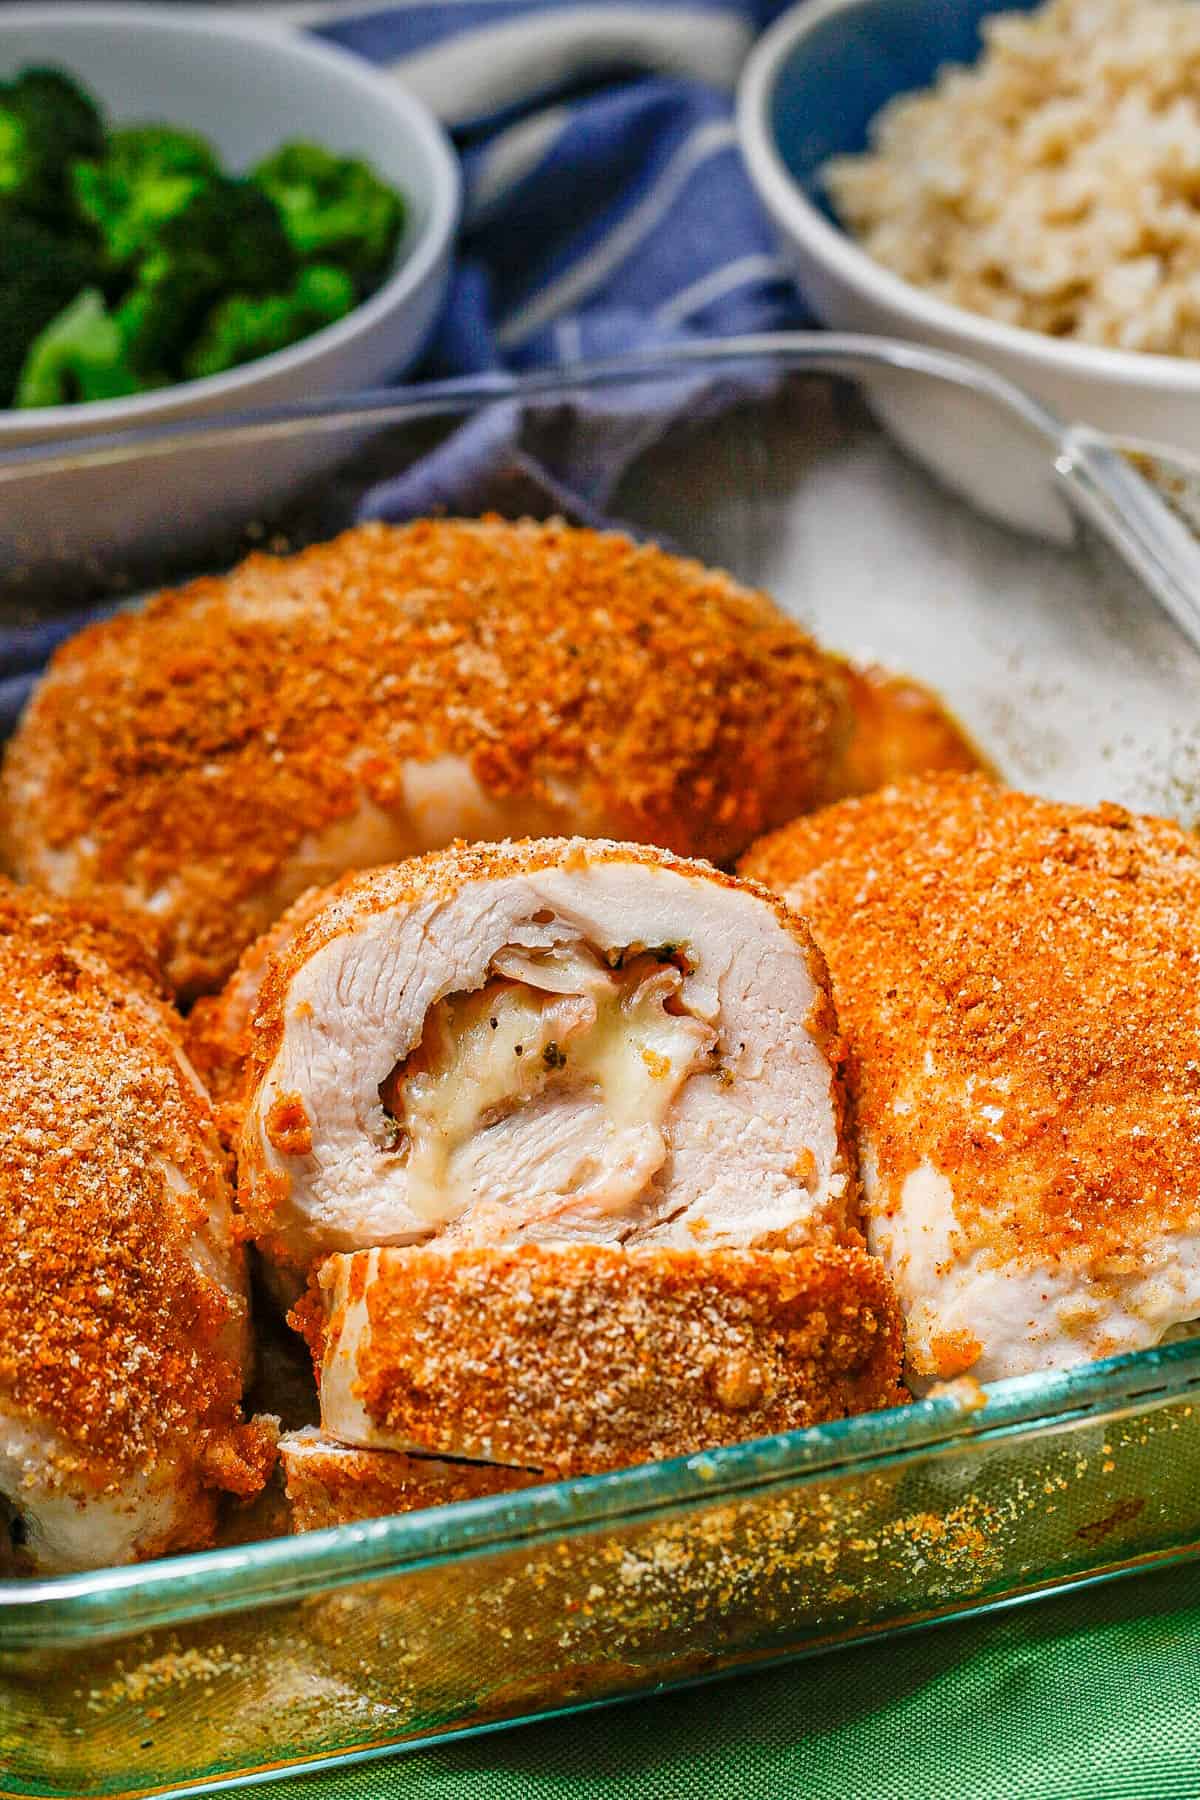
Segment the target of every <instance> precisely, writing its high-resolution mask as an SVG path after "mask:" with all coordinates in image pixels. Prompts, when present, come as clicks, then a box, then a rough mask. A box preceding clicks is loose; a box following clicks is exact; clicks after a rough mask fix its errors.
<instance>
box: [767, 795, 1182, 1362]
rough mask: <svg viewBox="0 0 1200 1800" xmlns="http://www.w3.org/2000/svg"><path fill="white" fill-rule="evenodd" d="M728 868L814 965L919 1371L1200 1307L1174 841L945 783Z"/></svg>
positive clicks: (1139, 1328)
mask: <svg viewBox="0 0 1200 1800" xmlns="http://www.w3.org/2000/svg"><path fill="white" fill-rule="evenodd" d="M743 867H744V869H745V870H746V872H748V873H750V874H752V875H753V876H755V877H756V878H757V879H759V880H761V881H765V882H767V883H768V884H769V885H771V886H772V887H774V888H775V890H776V892H778V893H780V894H782V895H783V896H784V897H785V898H786V899H787V900H788V901H789V902H790V904H792V905H794V906H795V907H796V908H797V909H798V910H800V911H801V912H802V913H803V914H804V915H805V916H806V917H807V918H808V920H809V921H810V923H811V925H812V928H813V932H814V934H815V936H816V938H817V940H818V942H819V943H820V945H821V947H822V949H823V950H824V952H825V955H826V958H827V960H828V963H829V968H830V974H831V978H832V982H833V990H834V998H835V1001H836V1004H837V1008H838V1015H839V1020H840V1024H841V1027H842V1030H843V1032H844V1034H845V1037H846V1040H847V1045H848V1062H847V1070H848V1079H849V1083H850V1089H851V1095H852V1098H853V1100H854V1103H855V1109H856V1113H857V1122H858V1131H859V1146H860V1154H861V1164H862V1176H863V1187H864V1200H865V1212H866V1217H867V1229H868V1241H869V1242H870V1244H871V1245H872V1247H873V1248H874V1249H876V1250H877V1251H878V1253H879V1254H880V1255H881V1256H882V1257H883V1259H884V1261H885V1263H887V1265H888V1267H889V1268H890V1269H891V1271H892V1273H893V1276H894V1278H895V1280H896V1283H897V1286H898V1289H899V1292H900V1297H901V1301H902V1303H903V1305H904V1307H905V1311H906V1314H907V1318H908V1350H909V1359H910V1365H911V1367H912V1369H913V1371H914V1373H915V1374H916V1375H917V1376H920V1377H925V1378H929V1377H943V1378H945V1377H949V1376H953V1375H956V1374H959V1373H962V1372H964V1371H966V1370H970V1372H971V1373H972V1374H974V1375H975V1376H976V1377H977V1378H978V1379H981V1380H986V1379H992V1378H994V1377H997V1376H1001V1375H1009V1374H1019V1373H1023V1372H1026V1371H1028V1370H1032V1369H1044V1368H1054V1367H1060V1366H1064V1365H1067V1364H1070V1363H1074V1362H1079V1361H1083V1360H1087V1359H1089V1358H1093V1357H1101V1356H1105V1355H1111V1354H1115V1353H1117V1352H1119V1351H1125V1350H1134V1349H1139V1348H1143V1347H1145V1346H1148V1345H1151V1344H1154V1343H1157V1342H1158V1341H1159V1340H1160V1339H1161V1338H1162V1337H1163V1336H1164V1334H1165V1333H1166V1332H1168V1331H1169V1330H1171V1329H1172V1328H1173V1327H1175V1326H1178V1325H1181V1324H1183V1323H1185V1322H1187V1321H1189V1320H1192V1319H1194V1318H1196V1317H1197V1316H1198V1315H1200V845H1198V844H1197V840H1196V838H1195V837H1194V836H1193V835H1192V834H1191V833H1189V832H1185V831H1184V830H1182V829H1181V828H1180V827H1178V826H1176V825H1173V824H1170V823H1168V822H1166V821H1164V820H1158V819H1146V818H1139V817H1136V816H1134V815H1133V814H1131V813H1128V812H1125V811H1124V810H1122V809H1121V808H1119V807H1116V806H1095V807H1079V806H1066V805H1058V804H1055V803H1053V802H1051V801H1047V800H1040V799H1035V798H1033V797H1031V796H1029V795H1024V794H1017V793H1012V792H1008V791H1005V790H1003V789H1000V788H996V787H993V786H991V785H989V784H988V783H986V782H984V781H981V780H979V779H976V778H971V777H945V778H942V779H938V780H934V781H925V782H914V783H911V784H906V785H903V786H900V787H896V788H892V789H888V790H884V791H881V792H879V793H876V794H873V795H871V796H869V797H868V798H866V799H862V800H851V801H847V802H844V803H843V804H841V805H838V806H834V807H830V808H828V809H827V810H826V811H824V812H821V813H818V814H815V815H814V816H813V817H811V818H809V819H800V820H797V821H796V822H795V823H793V824H792V825H789V826H786V827H785V828H784V829H783V830H781V831H779V832H777V833H776V834H774V836H772V837H769V838H767V839H766V840H765V841H764V842H763V843H760V844H758V845H756V846H755V847H754V849H753V850H752V851H751V852H750V854H749V855H748V856H747V857H746V858H745V860H744V863H743Z"/></svg>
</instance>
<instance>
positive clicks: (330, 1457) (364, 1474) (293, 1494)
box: [279, 1426, 539, 1531]
mask: <svg viewBox="0 0 1200 1800" xmlns="http://www.w3.org/2000/svg"><path fill="white" fill-rule="evenodd" d="M279 1462H280V1466H281V1468H282V1469H283V1477H284V1484H285V1489H286V1492H287V1499H288V1507H289V1510H290V1514H291V1521H292V1530H293V1531H320V1530H321V1529H322V1528H323V1527H325V1526H328V1525H348V1524H352V1523H353V1522H354V1521H355V1520H357V1519H384V1518H387V1517H389V1516H390V1515H391V1514H392V1513H405V1512H420V1511H422V1510H423V1509H424V1508H425V1507H428V1506H448V1505H450V1504H451V1503H453V1502H454V1501H457V1500H481V1499H484V1498H485V1497H486V1496H487V1495H489V1494H507V1493H514V1492H516V1491H517V1490H518V1489H520V1488H526V1487H532V1486H533V1484H534V1483H535V1482H537V1481H538V1480H539V1477H538V1476H537V1475H533V1474H530V1473H529V1472H528V1471H526V1470H522V1469H509V1468H498V1467H494V1466H492V1465H490V1464H488V1463H478V1462H463V1461H458V1462H454V1461H448V1460H447V1459H445V1458H443V1457H437V1456H408V1455H406V1454H405V1453H404V1452H403V1451H395V1450H360V1449H357V1448H356V1447H355V1446H354V1445H352V1444H342V1443H339V1442H338V1441H337V1439H336V1438H331V1437H326V1436H325V1435H324V1434H323V1433H322V1432H320V1431H317V1430H315V1429H314V1428H313V1427H312V1426H306V1427H305V1428H304V1430H302V1431H289V1432H287V1433H285V1434H284V1436H283V1437H281V1438H280V1440H279Z"/></svg>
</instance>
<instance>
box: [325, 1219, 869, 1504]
mask: <svg viewBox="0 0 1200 1800" xmlns="http://www.w3.org/2000/svg"><path fill="white" fill-rule="evenodd" d="M320 1282H321V1284H322V1287H323V1288H324V1291H325V1293H326V1297H327V1300H331V1299H332V1297H333V1295H334V1293H335V1290H336V1291H337V1293H338V1300H339V1301H340V1304H336V1305H335V1310H334V1312H333V1315H332V1317H331V1318H330V1320H329V1322H328V1325H327V1327H326V1329H325V1334H324V1350H325V1356H326V1358H330V1357H332V1356H333V1355H334V1354H335V1353H336V1351H337V1348H338V1342H339V1333H340V1332H341V1330H342V1328H343V1326H344V1323H345V1310H344V1308H345V1306H346V1305H348V1304H349V1303H351V1302H353V1301H355V1300H359V1299H361V1300H362V1301H363V1303H364V1304H365V1307H366V1313H367V1317H368V1319H369V1328H368V1329H366V1330H364V1332H363V1337H362V1342H361V1344H360V1345H359V1347H358V1351H357V1358H356V1365H355V1379H354V1391H355V1394H356V1396H357V1398H358V1399H359V1400H360V1401H361V1404H362V1406H363V1408H364V1409H365V1411H366V1414H367V1416H368V1418H369V1419H370V1420H371V1421H372V1422H373V1424H374V1427H375V1429H376V1430H378V1432H379V1433H380V1434H382V1435H384V1436H386V1437H390V1438H391V1439H392V1440H393V1441H395V1442H398V1443H399V1442H403V1443H407V1444H409V1445H410V1446H419V1447H420V1448H421V1449H424V1450H427V1451H429V1452H432V1453H434V1454H439V1455H446V1456H473V1457H479V1458H481V1459H483V1460H485V1461H490V1462H502V1463H511V1464H514V1465H516V1466H520V1467H525V1468H530V1467H532V1468H540V1469H543V1470H556V1471H559V1472H562V1473H576V1474H588V1473H593V1472H596V1471H598V1470H603V1469H613V1468H620V1467H623V1466H625V1465H626V1464H629V1463H636V1462H645V1461H650V1460H652V1459H655V1458H658V1457H664V1456H678V1455H684V1454H688V1453H690V1452H693V1451H697V1450H704V1449H710V1448H713V1447H714V1446H716V1445H720V1444H727V1443H731V1442H734V1441H737V1440H741V1439H747V1438H755V1437H762V1436H766V1435H768V1434H770V1433H772V1432H777V1431H790V1430H793V1429H795V1428H797V1427H801V1426H808V1425H817V1424H821V1423H823V1422H824V1421H825V1420H828V1419H838V1418H842V1417H844V1416H846V1415H847V1414H850V1413H859V1412H865V1411H868V1410H869V1409H871V1408H873V1407H882V1406H890V1405H893V1404H895V1403H896V1402H897V1400H898V1399H899V1398H900V1397H901V1395H900V1388H899V1380H900V1355H901V1324H900V1316H899V1312H898V1310H897V1307H896V1302H895V1299H894V1297H893V1294H892V1290H891V1287H890V1284H889V1282H888V1280H887V1277H886V1275H885V1274H884V1272H883V1267H882V1265H881V1264H880V1263H878V1262H877V1261H876V1260H875V1259H874V1258H873V1257H869V1256H867V1255H866V1253H865V1252H863V1251H860V1250H848V1249H847V1250H820V1251H818V1250H798V1251H733V1250H729V1251H726V1250H709V1251H689V1250H675V1249H659V1248H655V1249H646V1248H638V1249H633V1250H622V1249H615V1248H611V1247H609V1246H605V1245H599V1244H572V1245H545V1244H527V1245H523V1246H521V1247H520V1248H517V1249H512V1250H494V1249H470V1250H464V1251H457V1252H454V1253H452V1254H446V1253H445V1252H443V1251H439V1250H437V1249H427V1248H423V1247H422V1248H416V1249H399V1250H375V1251H365V1252H363V1251H360V1252H358V1253H357V1254H355V1255H353V1256H335V1257H331V1258H330V1259H329V1260H328V1261H327V1262H326V1263H325V1265H324V1267H323V1269H322V1271H321V1274H320ZM339 1284H342V1285H339ZM326 1428H327V1429H330V1428H331V1422H330V1421H326Z"/></svg>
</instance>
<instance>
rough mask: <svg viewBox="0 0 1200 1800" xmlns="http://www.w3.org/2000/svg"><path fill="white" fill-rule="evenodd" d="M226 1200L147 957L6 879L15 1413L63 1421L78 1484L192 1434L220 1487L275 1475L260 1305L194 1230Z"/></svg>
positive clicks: (2, 960)
mask: <svg viewBox="0 0 1200 1800" xmlns="http://www.w3.org/2000/svg"><path fill="white" fill-rule="evenodd" d="M108 953H113V954H115V955H118V956H120V957H121V958H122V959H124V961H125V964H126V967H127V968H131V969H133V970H134V971H135V972H138V973H139V976H140V979H141V981H142V982H143V983H144V984H145V985H141V986H138V985H135V984H134V983H133V982H131V981H130V980H129V979H127V978H126V975H125V974H118V973H116V972H115V971H114V969H113V968H112V967H111V965H110V964H109V963H108V962H107V961H105V960H104V956H105V954H108ZM165 1164H170V1166H171V1170H172V1171H173V1172H174V1173H172V1174H171V1175H170V1176H169V1175H168V1170H167V1168H166V1167H165V1166H164V1165H165ZM177 1185H178V1186H179V1187H186V1189H189V1190H191V1193H190V1194H189V1193H187V1192H183V1191H176V1189H177ZM210 1204H213V1205H217V1206H227V1205H228V1204H229V1184H228V1174H227V1170H226V1167H225V1162H224V1159H223V1157H222V1155H221V1152H220V1150H219V1147H218V1145H217V1143H216V1140H215V1136H214V1133H213V1126H212V1117H211V1112H210V1109H209V1106H208V1102H207V1100H206V1098H205V1097H204V1096H203V1094H202V1093H201V1092H200V1091H199V1090H198V1088H197V1087H196V1085H195V1084H194V1083H193V1082H192V1081H191V1080H190V1079H189V1078H188V1076H187V1075H186V1074H185V1072H184V1070H183V1068H182V1067H181V1065H180V1063H179V1061H178V1059H177V1022H176V1021H174V1018H173V1015H172V1014H171V1013H170V1011H169V1010H168V1009H167V1007H166V1006H165V1005H163V1004H162V1003H161V1002H159V1001H158V1000H156V999H154V998H153V997H152V994H151V993H150V990H149V983H148V980H147V977H146V971H145V968H144V966H143V965H142V964H141V963H140V961H139V958H138V956H137V955H136V954H135V953H134V951H133V950H132V949H131V948H130V946H129V945H128V944H126V943H124V941H123V940H120V939H119V938H118V937H117V936H116V934H115V933H114V932H112V931H111V930H109V929H108V928H105V927H102V926H98V925H97V924H96V922H95V921H94V920H93V919H92V918H90V917H88V916H80V915H79V914H77V913H76V911H75V909H73V908H71V907H70V906H68V905H65V904H63V903H61V902H56V901H51V900H47V899H46V898H45V897H44V896H40V895H37V894H35V893H34V892H33V891H32V890H29V889H20V890H19V889H15V888H13V887H11V886H10V885H9V884H8V883H0V1410H3V1411H7V1412H10V1413H12V1414H15V1415H16V1416H17V1417H19V1418H26V1419H28V1420H30V1421H32V1422H34V1423H35V1424H36V1425H37V1427H38V1428H39V1429H41V1428H47V1429H49V1430H52V1431H54V1432H55V1433H57V1434H58V1436H59V1438H60V1439H61V1441H62V1445H63V1450H62V1454H61V1457H60V1458H59V1462H58V1470H57V1472H58V1475H59V1477H60V1478H61V1479H62V1480H63V1481H64V1482H65V1483H67V1485H68V1486H69V1487H77V1486H78V1485H79V1484H80V1483H82V1484H83V1485H84V1486H85V1487H94V1486H96V1485H104V1484H105V1483H106V1482H107V1481H109V1480H112V1479H115V1478H117V1477H119V1476H120V1475H121V1474H123V1473H127V1472H128V1471H130V1470H132V1469H133V1468H134V1467H137V1466H143V1467H145V1466H153V1462H154V1459H155V1456H156V1454H157V1452H158V1450H159V1449H160V1448H161V1447H162V1446H163V1445H165V1444H168V1443H175V1444H178V1442H179V1441H180V1440H181V1439H182V1438H186V1439H187V1440H188V1450H189V1455H191V1456H194V1458H195V1461H196V1464H197V1465H198V1466H199V1465H204V1466H205V1471H206V1478H207V1479H210V1480H211V1481H212V1482H213V1483H214V1485H219V1486H228V1487H232V1488H236V1489H238V1490H239V1491H249V1490H250V1489H251V1488H253V1487H254V1486H256V1485H259V1484H260V1483H261V1480H262V1479H263V1475H264V1473H265V1469H264V1466H263V1465H264V1463H266V1462H268V1461H269V1452H268V1450H267V1449H266V1447H265V1446H263V1445H262V1444H260V1442H259V1434H258V1433H257V1432H256V1431H255V1429H254V1428H253V1427H249V1426H242V1425H241V1424H240V1422H239V1420H240V1414H239V1410H238V1408H239V1401H240V1397H241V1369H240V1366H239V1363H238V1360H237V1357H236V1355H235V1354H234V1353H233V1352H232V1350H231V1346H232V1345H234V1344H236V1343H238V1342H239V1341H240V1337H241V1333H242V1330H243V1327H244V1321H243V1320H242V1318H241V1315H240V1313H238V1312H237V1311H236V1310H235V1309H236V1303H235V1302H234V1301H233V1300H231V1299H230V1297H229V1296H228V1295H226V1293H225V1292H224V1291H223V1290H222V1289H221V1288H220V1287H219V1285H218V1284H217V1283H216V1282H215V1281H213V1280H211V1279H209V1278H207V1277H206V1276H203V1275H201V1274H200V1273H199V1272H198V1271H197V1270H196V1268H195V1267H194V1266H193V1263H192V1261H191V1260H190V1259H189V1256H188V1253H187V1249H186V1247H185V1246H186V1243H187V1240H188V1238H189V1237H190V1235H191V1232H192V1230H193V1229H194V1228H195V1227H196V1226H197V1225H198V1224H199V1223H200V1222H201V1220H202V1219H203V1218H204V1216H205V1215H206V1213H207V1210H208V1206H209V1205H210Z"/></svg>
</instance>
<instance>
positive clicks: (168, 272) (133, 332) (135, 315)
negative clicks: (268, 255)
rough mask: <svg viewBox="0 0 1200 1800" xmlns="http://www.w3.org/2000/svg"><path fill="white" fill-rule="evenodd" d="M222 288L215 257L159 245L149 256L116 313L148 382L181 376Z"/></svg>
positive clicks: (134, 361) (132, 358) (135, 362)
mask: <svg viewBox="0 0 1200 1800" xmlns="http://www.w3.org/2000/svg"><path fill="white" fill-rule="evenodd" d="M220 288H221V283H220V281H219V279H218V278H217V276H216V272H215V270H214V267H213V263H212V259H211V258H210V257H205V256H189V255H184V254H178V255H170V254H168V253H167V252H166V251H156V252H155V253H154V254H153V255H151V256H148V257H146V258H145V259H144V260H143V262H142V263H141V265H140V266H139V268H138V272H137V277H136V279H135V281H134V283H133V286H132V287H130V288H129V289H127V291H126V292H125V294H124V296H123V298H122V299H121V302H120V304H119V305H118V307H117V309H116V312H115V315H114V316H115V318H116V321H117V325H118V327H119V328H120V332H121V336H122V339H123V341H124V343H125V347H126V350H127V352H128V355H129V360H130V362H131V364H132V365H133V367H134V368H135V369H138V370H140V371H141V372H142V374H143V375H144V376H145V378H146V381H147V384H148V385H150V384H154V383H156V382H158V381H160V380H162V379H164V378H166V377H168V376H171V375H175V376H178V374H179V372H180V369H181V367H182V364H183V355H184V351H185V350H186V349H187V347H188V345H189V344H190V343H191V341H192V339H193V338H194V337H195V335H196V331H197V328H198V326H199V324H200V321H201V320H202V319H203V317H204V314H205V312H206V311H207V310H208V308H209V307H210V306H211V305H212V303H213V300H214V297H215V296H216V295H217V294H218V293H219V292H220Z"/></svg>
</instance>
